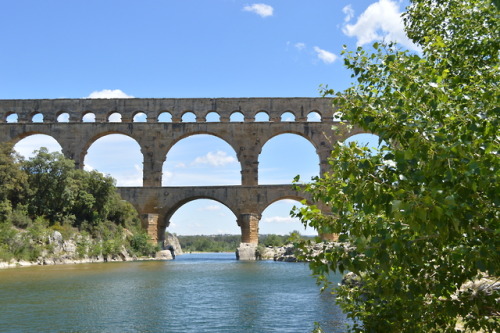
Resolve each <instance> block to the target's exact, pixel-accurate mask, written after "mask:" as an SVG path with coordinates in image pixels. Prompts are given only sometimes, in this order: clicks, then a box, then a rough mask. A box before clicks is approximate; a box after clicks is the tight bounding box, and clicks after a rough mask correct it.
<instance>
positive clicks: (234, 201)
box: [0, 98, 363, 247]
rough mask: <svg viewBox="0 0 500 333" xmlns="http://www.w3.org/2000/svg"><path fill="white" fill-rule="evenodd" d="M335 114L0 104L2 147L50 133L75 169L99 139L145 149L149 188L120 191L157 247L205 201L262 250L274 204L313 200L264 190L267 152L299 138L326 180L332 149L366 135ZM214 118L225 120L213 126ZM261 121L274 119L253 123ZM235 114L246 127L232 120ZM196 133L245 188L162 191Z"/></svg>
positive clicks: (283, 108) (293, 109)
mask: <svg viewBox="0 0 500 333" xmlns="http://www.w3.org/2000/svg"><path fill="white" fill-rule="evenodd" d="M334 111H335V110H334V108H333V107H332V99H328V98H192V99H191V98H188V99H176V98H144V99H143V98H131V99H35V100H0V142H12V143H14V144H15V143H16V142H18V141H19V140H21V139H23V138H25V137H28V136H30V135H34V134H46V135H49V136H51V137H53V138H54V139H55V140H56V141H57V142H58V143H59V144H60V145H61V147H62V153H63V154H64V155H65V156H66V157H68V158H71V159H73V160H74V161H75V165H76V167H77V168H83V167H84V159H85V155H86V154H87V151H88V149H89V147H90V146H91V145H92V144H93V143H94V142H95V141H96V140H97V139H99V138H101V137H103V136H106V135H108V134H123V135H126V136H129V137H131V138H132V139H134V140H135V141H136V142H137V143H138V144H139V146H140V147H141V152H142V155H143V158H144V160H143V186H142V187H120V188H119V189H118V190H119V192H120V194H121V195H122V197H123V198H124V199H125V200H128V201H130V202H131V203H132V204H133V205H134V206H135V207H136V209H137V210H138V212H139V214H140V215H141V217H142V221H143V227H144V229H146V230H148V233H149V234H150V235H151V237H152V238H153V239H154V240H155V241H163V240H164V237H165V230H166V228H167V227H168V225H169V220H170V217H171V216H172V215H173V214H174V213H175V211H176V210H177V209H178V208H179V207H181V206H182V205H183V204H185V203H187V202H189V201H191V200H194V199H200V198H207V199H213V200H216V201H218V202H220V203H222V204H224V205H226V206H227V207H228V208H229V209H230V210H231V211H232V212H233V213H234V214H235V216H236V223H237V224H238V225H239V226H240V228H241V233H242V244H253V245H256V244H257V243H258V230H259V220H260V216H261V214H262V212H263V211H264V209H265V208H266V207H267V206H268V205H270V204H272V203H273V202H275V201H277V200H281V199H295V200H302V199H306V200H308V199H310V198H308V197H306V196H305V194H304V193H302V192H297V191H295V190H294V189H293V188H292V186H291V184H283V185H259V180H258V179H259V177H258V164H259V162H258V157H259V154H260V153H261V151H262V147H263V146H264V144H265V143H266V142H267V141H268V140H270V139H271V138H273V137H274V136H276V135H279V134H284V133H292V134H297V135H300V136H302V137H304V138H305V139H307V140H308V141H309V142H311V144H312V145H313V146H314V148H315V149H316V152H317V154H318V156H319V161H320V162H319V164H320V165H319V167H320V168H319V169H320V174H323V173H324V172H325V171H327V170H328V162H327V160H328V157H329V156H330V152H331V147H332V145H333V144H334V143H335V142H336V141H339V140H340V141H343V140H345V139H346V138H348V137H349V136H352V135H354V134H358V133H362V132H363V131H362V130H361V129H359V128H351V129H349V127H348V126H347V125H345V124H342V123H339V122H335V121H334V118H333V116H334ZM116 113H117V114H119V116H121V122H110V115H112V114H116ZM188 113H191V114H194V118H195V121H193V122H186V121H183V119H186V117H185V116H186V114H188ZM138 114H142V115H143V116H144V115H145V118H146V121H145V122H135V121H134V118H136V116H137V115H138ZM209 114H211V115H210V117H212V118H213V116H215V118H218V119H219V121H216V122H213V121H211V122H207V120H206V119H207V115H209ZM257 114H261V115H264V116H265V117H267V119H268V120H267V121H255V119H256V115H257ZM284 114H286V117H285V116H284ZM236 115H239V116H240V120H241V118H242V119H243V121H233V119H234V117H235V116H236ZM290 115H291V117H290ZM313 116H316V118H313ZM318 116H319V117H318ZM212 118H211V119H212ZM290 118H295V119H294V120H293V119H290ZM62 119H65V120H64V122H63V121H62ZM89 119H90V120H91V121H88V120H89ZM259 119H260V115H259ZM313 120H314V121H313ZM196 134H209V135H214V136H216V137H218V138H220V139H222V140H224V141H225V142H227V143H228V144H229V145H230V146H231V147H232V148H233V149H234V151H235V152H236V156H237V158H238V162H239V163H240V165H241V185H235V186H191V187H169V186H162V167H163V163H164V161H165V158H166V156H167V153H168V152H169V150H170V149H171V148H172V147H173V145H175V144H176V143H177V142H179V141H180V140H182V139H184V138H186V137H188V136H191V135H196ZM253 245H252V246H251V247H253ZM240 247H242V246H240Z"/></svg>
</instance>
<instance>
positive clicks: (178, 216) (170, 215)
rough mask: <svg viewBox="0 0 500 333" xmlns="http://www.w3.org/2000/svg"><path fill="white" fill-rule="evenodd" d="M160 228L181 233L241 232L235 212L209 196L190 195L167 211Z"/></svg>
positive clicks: (163, 230) (212, 233) (162, 230)
mask: <svg viewBox="0 0 500 333" xmlns="http://www.w3.org/2000/svg"><path fill="white" fill-rule="evenodd" d="M200 216H202V218H200ZM160 228H161V231H160V232H163V233H164V232H165V231H168V232H172V233H176V234H182V235H214V234H238V235H239V234H241V229H240V227H239V226H238V223H237V216H236V215H235V212H234V211H232V210H231V208H230V207H228V206H227V205H225V204H224V203H223V202H221V201H219V200H217V199H216V198H210V197H191V198H188V199H186V200H183V201H180V202H179V203H178V204H177V205H175V206H174V207H173V208H172V209H170V211H169V212H167V214H166V216H165V221H164V223H161V224H160Z"/></svg>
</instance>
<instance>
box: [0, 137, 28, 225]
mask: <svg viewBox="0 0 500 333" xmlns="http://www.w3.org/2000/svg"><path fill="white" fill-rule="evenodd" d="M0 184H1V186H0V222H3V221H5V220H6V219H7V218H8V216H9V215H10V213H11V212H12V210H13V209H15V208H16V206H17V205H18V204H19V203H20V202H21V201H22V200H23V198H24V197H25V196H26V195H27V191H28V188H27V175H26V174H25V173H24V172H23V171H21V169H20V157H19V156H18V155H17V154H15V152H14V150H13V149H12V145H11V144H6V143H3V144H0Z"/></svg>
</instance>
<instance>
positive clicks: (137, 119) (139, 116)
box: [132, 110, 148, 123]
mask: <svg viewBox="0 0 500 333" xmlns="http://www.w3.org/2000/svg"><path fill="white" fill-rule="evenodd" d="M132 122H134V123H146V122H148V115H147V114H146V113H145V112H144V111H140V110H139V111H135V112H134V113H133V114H132Z"/></svg>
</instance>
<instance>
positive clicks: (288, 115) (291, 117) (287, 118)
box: [280, 111, 297, 122]
mask: <svg viewBox="0 0 500 333" xmlns="http://www.w3.org/2000/svg"><path fill="white" fill-rule="evenodd" d="M280 119H281V122H294V121H296V120H297V118H296V117H295V113H293V112H292V111H285V112H283V113H282V114H281V116H280Z"/></svg>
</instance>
